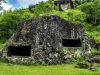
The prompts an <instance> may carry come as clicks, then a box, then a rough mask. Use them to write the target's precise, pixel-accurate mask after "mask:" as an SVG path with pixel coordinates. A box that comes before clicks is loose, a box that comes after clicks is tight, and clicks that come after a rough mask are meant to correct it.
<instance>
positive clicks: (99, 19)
mask: <svg viewBox="0 0 100 75" xmlns="http://www.w3.org/2000/svg"><path fill="white" fill-rule="evenodd" d="M78 8H80V9H81V10H82V11H83V12H85V13H86V15H87V21H88V22H89V23H91V24H93V25H96V24H100V0H95V1H94V2H89V3H84V4H82V5H80V6H79V7H78Z"/></svg>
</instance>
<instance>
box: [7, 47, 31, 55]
mask: <svg viewBox="0 0 100 75" xmlns="http://www.w3.org/2000/svg"><path fill="white" fill-rule="evenodd" d="M7 55H8V56H23V57H25V56H31V46H9V47H8V52H7Z"/></svg>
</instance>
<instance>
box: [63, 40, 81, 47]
mask: <svg viewBox="0 0 100 75" xmlns="http://www.w3.org/2000/svg"><path fill="white" fill-rule="evenodd" d="M62 46H63V47H81V46H82V44H81V40H79V39H62Z"/></svg>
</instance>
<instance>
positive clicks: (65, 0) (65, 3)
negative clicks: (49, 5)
mask: <svg viewBox="0 0 100 75" xmlns="http://www.w3.org/2000/svg"><path fill="white" fill-rule="evenodd" d="M54 4H55V5H56V6H57V8H58V9H59V10H60V11H63V10H67V9H71V8H74V5H75V3H74V1H72V0H54Z"/></svg>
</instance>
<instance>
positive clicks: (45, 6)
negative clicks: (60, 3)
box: [29, 0, 54, 16]
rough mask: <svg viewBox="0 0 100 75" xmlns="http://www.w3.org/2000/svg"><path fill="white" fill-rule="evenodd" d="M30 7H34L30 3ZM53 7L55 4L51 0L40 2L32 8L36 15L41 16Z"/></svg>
mask: <svg viewBox="0 0 100 75" xmlns="http://www.w3.org/2000/svg"><path fill="white" fill-rule="evenodd" d="M29 7H32V5H30V6H29ZM53 9H54V5H53V1H52V0H49V1H47V2H40V3H39V4H37V5H35V6H33V8H32V10H33V12H34V15H35V16H41V15H42V14H44V13H49V12H51V11H52V10H53ZM33 12H32V13H33Z"/></svg>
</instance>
